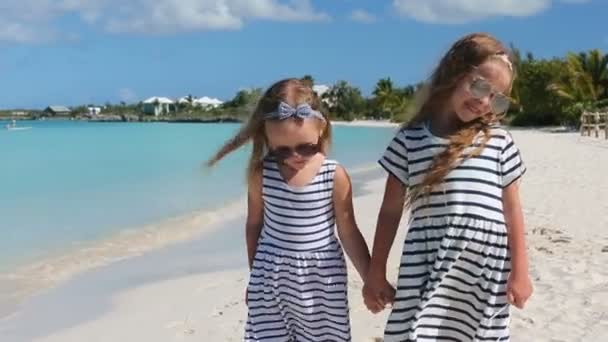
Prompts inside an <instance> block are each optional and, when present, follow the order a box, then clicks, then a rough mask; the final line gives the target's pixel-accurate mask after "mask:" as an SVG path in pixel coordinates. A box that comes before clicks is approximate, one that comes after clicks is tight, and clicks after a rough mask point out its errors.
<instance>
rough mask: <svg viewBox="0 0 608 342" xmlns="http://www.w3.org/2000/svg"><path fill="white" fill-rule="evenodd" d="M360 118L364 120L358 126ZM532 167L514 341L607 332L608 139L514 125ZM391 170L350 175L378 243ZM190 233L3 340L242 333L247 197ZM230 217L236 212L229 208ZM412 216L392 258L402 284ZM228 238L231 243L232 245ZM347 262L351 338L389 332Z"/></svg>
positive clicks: (34, 309) (99, 279) (76, 287)
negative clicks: (526, 273) (525, 268)
mask: <svg viewBox="0 0 608 342" xmlns="http://www.w3.org/2000/svg"><path fill="white" fill-rule="evenodd" d="M354 124H356V123H354ZM512 134H513V137H514V139H515V142H516V143H517V144H518V146H519V147H520V149H521V151H522V155H523V158H524V162H525V163H526V165H527V168H528V171H527V173H526V175H525V176H524V178H523V183H522V186H521V195H522V203H523V208H524V215H525V221H526V230H527V242H528V253H529V257H530V267H531V270H530V272H531V277H532V281H533V283H534V288H535V292H534V294H533V296H532V298H531V299H530V301H529V303H528V305H527V307H526V308H525V309H524V310H517V309H514V308H513V309H512V312H513V318H512V323H511V335H512V340H513V341H521V340H524V339H532V340H533V341H564V342H566V341H599V340H602V338H605V336H608V268H606V267H605V265H606V264H608V232H607V231H606V227H608V179H607V178H606V175H608V143H607V142H606V141H604V140H600V139H596V138H591V137H581V136H580V135H578V134H577V133H551V132H548V131H539V130H513V131H512ZM384 180H385V175H384V173H383V172H382V171H381V170H380V169H379V168H378V167H374V168H371V169H368V170H365V171H364V172H360V173H358V174H357V173H356V174H355V175H353V183H354V185H355V187H354V194H355V199H354V201H355V203H354V204H355V213H356V217H357V222H358V224H359V227H360V229H361V230H362V232H363V234H364V237H365V238H366V240H367V242H368V244H369V245H370V246H371V245H372V241H373V234H374V229H375V222H376V218H377V214H378V211H379V208H380V204H381V200H382V195H383V187H384ZM230 213H237V214H236V215H234V216H230V217H227V218H226V219H224V220H217V222H213V223H210V224H209V227H208V229H205V230H204V231H203V232H200V233H199V234H197V235H195V236H188V237H187V239H185V241H182V242H179V243H174V244H172V245H170V246H167V247H165V248H161V249H158V250H154V251H149V252H145V253H139V254H137V255H136V256H132V257H130V258H125V259H122V260H120V261H117V262H113V263H111V264H109V265H107V266H104V267H98V268H95V269H92V270H90V271H88V272H84V273H81V274H78V275H76V276H74V277H72V278H70V279H69V280H67V281H66V282H62V283H60V284H59V285H57V286H55V287H53V288H51V289H49V290H47V291H45V292H43V293H40V294H39V295H37V296H34V297H31V298H29V299H28V300H26V301H25V302H24V303H23V304H22V305H21V306H20V308H19V310H18V311H16V312H14V313H13V314H12V315H10V316H9V317H6V318H4V319H1V320H0V340H1V341H7V342H25V341H27V342H30V341H36V342H43V341H44V342H70V341H74V342H76V341H78V342H80V341H84V340H86V341H152V342H155V341H159V342H160V341H239V340H242V336H243V326H244V321H245V320H246V306H245V303H244V293H245V287H246V284H247V279H248V274H247V273H248V272H247V268H246V257H245V248H244V236H243V229H244V228H243V227H244V216H243V215H242V214H238V213H245V203H244V201H240V202H235V204H234V206H233V208H231V210H230ZM227 216H229V215H227ZM406 224H407V217H404V218H403V219H402V221H401V227H400V229H399V232H398V235H397V238H396V240H395V244H394V245H393V248H392V250H391V255H390V257H389V267H388V268H389V276H388V279H389V281H391V282H393V283H394V282H395V280H396V276H397V274H396V271H397V266H398V263H399V257H400V254H401V244H402V241H403V239H404V236H405V233H406V229H407V227H406ZM224 246H230V247H224ZM361 287H362V282H361V280H360V279H359V276H358V275H357V274H356V272H355V270H354V268H353V267H352V265H350V263H349V302H350V308H351V311H350V314H351V325H352V335H353V341H374V338H379V337H382V330H383V326H384V322H385V320H386V317H387V316H388V311H386V310H385V311H384V312H382V313H380V314H377V315H372V314H371V313H369V312H368V311H367V310H366V309H365V306H364V305H363V302H362V298H361Z"/></svg>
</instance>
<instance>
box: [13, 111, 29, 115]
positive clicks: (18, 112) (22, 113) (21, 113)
mask: <svg viewBox="0 0 608 342" xmlns="http://www.w3.org/2000/svg"><path fill="white" fill-rule="evenodd" d="M11 115H12V116H26V115H28V113H27V112H24V111H22V110H14V111H13V112H12V113H11Z"/></svg>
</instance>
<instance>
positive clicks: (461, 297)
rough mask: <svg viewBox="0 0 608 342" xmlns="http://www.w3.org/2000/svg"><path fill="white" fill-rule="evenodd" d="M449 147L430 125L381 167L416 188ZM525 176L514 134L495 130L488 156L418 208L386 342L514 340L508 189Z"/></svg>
mask: <svg viewBox="0 0 608 342" xmlns="http://www.w3.org/2000/svg"><path fill="white" fill-rule="evenodd" d="M447 143H448V141H447V140H446V139H443V138H440V137H437V136H435V135H433V134H432V133H431V132H430V130H429V128H428V126H427V125H424V124H423V125H418V126H417V127H413V128H405V129H402V130H401V131H399V132H398V133H397V135H396V136H395V138H394V139H393V141H392V142H391V143H390V145H389V146H388V148H387V150H386V152H385V154H384V155H383V157H382V158H381V159H380V160H379V163H380V165H381V166H382V167H383V168H384V169H386V170H387V171H388V172H389V173H390V174H392V175H393V176H394V177H396V178H397V179H399V180H400V181H401V182H402V183H403V184H404V186H408V187H412V186H415V185H417V184H420V182H421V181H422V179H423V178H424V175H425V174H426V171H427V169H428V168H429V167H430V165H431V162H432V160H433V158H434V157H435V156H436V155H437V154H438V153H439V152H441V151H443V150H444V149H445V148H446V146H447ZM476 146H479V145H476V143H474V144H473V145H472V146H469V147H468V148H467V149H465V151H464V152H463V154H466V153H469V152H472V151H473V150H474V149H475V147H476ZM524 172H525V167H524V165H523V163H522V160H521V157H520V153H519V150H518V149H517V147H516V146H515V145H514V143H513V140H512V138H511V136H510V135H509V134H508V133H507V132H506V131H505V130H503V129H500V128H492V129H491V139H490V140H489V141H488V142H487V145H486V146H485V147H484V148H483V150H482V151H481V154H480V155H478V156H476V157H473V158H469V159H466V160H465V161H464V162H462V159H461V162H460V164H458V165H457V167H455V168H454V169H453V170H452V171H451V172H450V173H449V174H448V175H447V176H446V178H445V179H444V181H443V183H442V184H440V185H438V186H437V187H436V188H434V189H433V191H432V192H431V193H430V195H429V196H426V197H424V198H420V199H417V200H415V201H414V203H412V206H411V216H410V222H409V229H408V232H407V235H406V239H405V242H404V245H403V253H402V256H401V263H400V268H399V279H398V282H397V294H396V297H395V303H394V305H393V309H392V312H391V314H390V316H389V319H388V323H387V326H386V329H385V341H509V327H508V325H509V305H508V304H507V298H506V285H507V279H508V277H509V272H510V267H511V265H510V253H509V249H508V245H507V242H508V241H507V228H506V225H505V219H504V214H503V207H502V190H503V188H504V187H506V186H508V185H510V184H511V183H513V182H514V181H516V180H517V179H519V178H520V177H521V176H522V175H523V173H524Z"/></svg>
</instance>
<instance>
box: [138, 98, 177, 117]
mask: <svg viewBox="0 0 608 342" xmlns="http://www.w3.org/2000/svg"><path fill="white" fill-rule="evenodd" d="M142 103H143V109H142V110H143V112H144V114H150V115H154V116H159V115H164V114H169V113H171V112H173V111H175V102H174V101H173V100H171V99H169V98H166V97H159V96H153V97H150V98H148V99H145V100H144V101H143V102H142Z"/></svg>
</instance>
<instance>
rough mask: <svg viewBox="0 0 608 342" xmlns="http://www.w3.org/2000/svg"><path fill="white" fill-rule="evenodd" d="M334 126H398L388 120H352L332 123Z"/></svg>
mask: <svg viewBox="0 0 608 342" xmlns="http://www.w3.org/2000/svg"><path fill="white" fill-rule="evenodd" d="M331 124H332V125H334V126H353V127H398V126H399V124H397V123H394V122H391V121H389V120H353V121H332V122H331Z"/></svg>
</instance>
